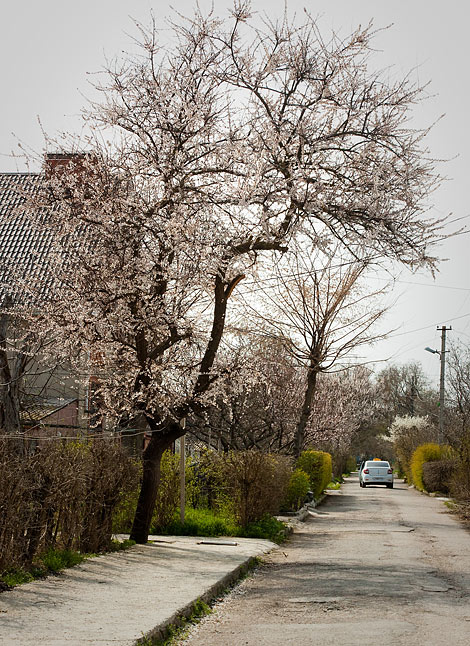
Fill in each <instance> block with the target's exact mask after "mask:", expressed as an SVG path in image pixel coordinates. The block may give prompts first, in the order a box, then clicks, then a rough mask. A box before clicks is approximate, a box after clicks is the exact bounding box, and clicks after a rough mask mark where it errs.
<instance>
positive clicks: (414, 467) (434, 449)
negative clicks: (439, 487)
mask: <svg viewBox="0 0 470 646" xmlns="http://www.w3.org/2000/svg"><path fill="white" fill-rule="evenodd" d="M450 450H451V449H450V447H448V446H440V445H439V444H433V443H432V442H428V443H427V444H421V445H420V446H418V448H417V449H416V450H415V451H414V453H413V455H412V457H411V462H410V471H411V477H412V480H413V484H414V486H415V487H416V488H417V489H420V490H421V491H426V487H425V486H424V482H423V464H425V463H426V462H434V461H435V460H441V459H443V458H445V457H448V456H449V452H450Z"/></svg>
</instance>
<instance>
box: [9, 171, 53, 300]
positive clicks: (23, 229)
mask: <svg viewBox="0 0 470 646" xmlns="http://www.w3.org/2000/svg"><path fill="white" fill-rule="evenodd" d="M41 181H42V175H39V174H32V173H0V306H1V304H2V302H3V301H4V299H5V296H7V295H9V296H10V297H11V299H12V300H13V302H17V301H20V302H21V301H24V300H29V301H30V300H41V298H43V297H44V296H45V294H46V292H47V286H48V284H50V280H51V279H52V276H51V271H50V266H49V262H48V258H49V255H50V249H51V234H50V232H49V231H47V229H41V230H39V229H37V228H35V227H34V225H33V223H32V222H31V221H30V220H28V218H27V217H26V216H25V214H24V212H23V210H22V206H23V205H24V203H25V200H26V199H27V197H28V195H31V194H33V193H35V192H36V191H38V189H39V187H40V183H41ZM26 285H27V286H28V287H29V288H31V287H33V286H34V289H33V290H32V291H31V292H30V291H29V290H26ZM34 290H36V291H34ZM27 291H28V294H27Z"/></svg>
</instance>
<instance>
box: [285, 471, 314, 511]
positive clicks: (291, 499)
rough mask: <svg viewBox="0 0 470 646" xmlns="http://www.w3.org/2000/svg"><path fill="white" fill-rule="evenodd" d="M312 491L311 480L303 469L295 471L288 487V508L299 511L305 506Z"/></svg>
mask: <svg viewBox="0 0 470 646" xmlns="http://www.w3.org/2000/svg"><path fill="white" fill-rule="evenodd" d="M309 490H310V478H309V477H308V474H307V473H305V471H302V469H295V470H294V471H293V472H292V475H291V477H290V479H289V484H288V485H287V496H286V508H287V509H291V510H292V511H297V509H300V507H302V505H303V504H304V501H305V498H306V497H307V493H308V492H309Z"/></svg>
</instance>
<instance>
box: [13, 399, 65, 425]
mask: <svg viewBox="0 0 470 646" xmlns="http://www.w3.org/2000/svg"><path fill="white" fill-rule="evenodd" d="M76 401H77V399H76V398H69V399H65V398H63V397H61V398H49V399H42V398H39V397H38V398H34V397H32V396H30V398H29V399H28V401H27V402H26V408H25V410H22V411H21V413H20V416H21V421H22V422H23V424H31V423H33V422H40V421H41V420H43V419H45V418H46V417H50V415H53V414H54V413H57V412H58V411H59V410H62V409H63V408H65V407H66V406H68V405H69V404H71V403H72V402H76Z"/></svg>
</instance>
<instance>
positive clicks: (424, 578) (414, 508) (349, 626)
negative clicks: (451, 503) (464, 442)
mask: <svg viewBox="0 0 470 646" xmlns="http://www.w3.org/2000/svg"><path fill="white" fill-rule="evenodd" d="M180 643H181V644H184V645H185V646H219V645H220V646H244V645H249V646H276V645H278V644H279V645H280V644H282V645H283V646H287V645H289V644H295V645H296V646H304V645H310V644H318V645H321V646H329V645H334V646H338V644H348V645H356V644H357V645H359V644H361V646H379V645H382V644H389V645H391V646H401V645H403V646H405V645H406V646H410V644H413V645H419V646H438V645H439V646H442V645H444V644H446V645H447V644H452V646H469V644H470V533H469V532H468V530H466V529H464V528H463V527H462V526H461V525H460V523H459V522H458V521H457V520H456V519H455V518H454V517H453V516H452V515H450V514H449V513H448V511H447V508H446V506H445V505H444V503H443V502H442V501H441V500H438V499H436V498H431V497H428V496H425V495H423V494H420V493H418V492H416V491H414V490H412V489H408V488H407V486H406V485H404V484H403V483H402V482H400V481H398V482H396V483H395V488H394V489H387V488H385V487H379V486H377V487H374V486H369V487H367V489H361V488H360V487H359V484H358V481H357V477H354V476H353V477H351V478H349V479H348V481H347V482H346V483H345V484H344V485H343V487H342V489H341V490H340V491H338V492H333V493H332V494H331V495H329V496H328V500H327V502H326V503H325V504H324V505H322V506H321V507H320V508H319V509H318V510H316V511H315V512H314V513H312V515H311V517H310V518H309V519H308V520H307V521H306V522H305V523H303V524H302V526H301V528H300V529H299V531H297V532H296V533H295V534H294V535H293V536H292V538H291V539H290V540H289V541H288V542H287V543H285V544H284V545H282V546H281V547H280V548H279V549H276V550H275V551H274V552H272V553H271V555H270V556H269V558H268V562H267V564H266V566H264V567H262V568H260V570H258V571H257V572H256V574H255V575H254V576H252V577H250V578H249V579H247V580H245V581H244V582H243V583H242V584H240V585H239V586H237V588H236V589H235V590H234V591H233V592H232V593H231V594H229V595H228V596H227V597H226V598H225V599H224V600H223V601H222V602H220V603H219V604H218V605H217V606H216V609H215V612H214V613H213V614H212V615H210V616H209V617H207V618H206V619H204V620H203V621H202V622H201V624H199V625H198V626H197V627H196V628H194V629H193V630H192V632H191V634H190V636H189V637H188V638H187V639H185V640H184V641H181V642H180Z"/></svg>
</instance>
